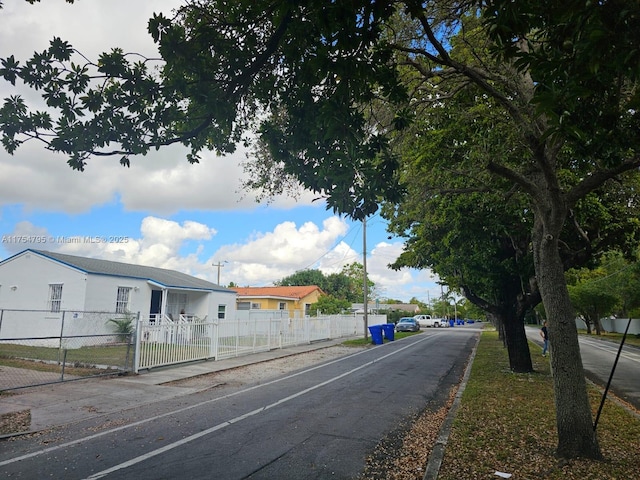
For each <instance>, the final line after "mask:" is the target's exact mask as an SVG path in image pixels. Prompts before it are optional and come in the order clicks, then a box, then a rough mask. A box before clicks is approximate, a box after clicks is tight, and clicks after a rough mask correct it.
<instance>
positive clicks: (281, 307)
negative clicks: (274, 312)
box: [278, 302, 287, 310]
mask: <svg viewBox="0 0 640 480" xmlns="http://www.w3.org/2000/svg"><path fill="white" fill-rule="evenodd" d="M286 309H287V302H280V303H279V304H278V310H286Z"/></svg>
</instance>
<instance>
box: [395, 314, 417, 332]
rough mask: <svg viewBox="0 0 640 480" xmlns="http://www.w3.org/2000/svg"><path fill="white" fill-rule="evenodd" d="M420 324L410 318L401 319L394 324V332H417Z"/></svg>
mask: <svg viewBox="0 0 640 480" xmlns="http://www.w3.org/2000/svg"><path fill="white" fill-rule="evenodd" d="M419 330H420V324H418V322H417V321H416V320H415V319H414V318H412V317H402V318H401V319H400V320H399V321H398V323H396V332H418V331H419Z"/></svg>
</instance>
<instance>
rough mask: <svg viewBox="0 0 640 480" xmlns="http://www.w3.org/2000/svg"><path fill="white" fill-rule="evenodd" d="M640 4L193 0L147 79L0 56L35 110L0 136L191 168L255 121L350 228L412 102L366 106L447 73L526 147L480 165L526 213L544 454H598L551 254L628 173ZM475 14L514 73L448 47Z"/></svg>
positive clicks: (639, 159) (288, 171)
mask: <svg viewBox="0 0 640 480" xmlns="http://www.w3.org/2000/svg"><path fill="white" fill-rule="evenodd" d="M621 6H622V7H624V8H620V7H621ZM639 10H640V6H639V5H638V4H637V2H635V1H634V0H617V1H605V2H586V3H582V2H578V1H577V0H570V1H569V2H564V3H562V4H560V5H556V4H555V3H553V2H551V1H550V0H549V1H544V2H534V1H533V0H531V1H530V2H529V1H526V2H509V1H506V0H498V1H493V2H481V3H480V4H478V3H477V2H450V1H443V2H440V1H434V2H427V3H424V2H414V1H410V0H405V1H397V2H394V1H367V0H355V1H353V0H349V1H342V0H338V1H335V2H331V3H329V4H325V3H324V2H314V1H311V0H307V1H299V2H293V1H291V2H290V1H284V2H273V1H271V0H253V1H248V0H238V1H236V2H227V1H223V0H208V1H207V0H202V1H189V2H187V3H186V4H185V6H184V7H183V8H181V9H179V10H178V12H177V14H176V16H175V17H174V18H172V19H169V18H165V17H163V16H155V17H154V18H153V19H151V21H150V32H151V34H152V35H153V36H154V38H155V39H156V41H157V42H158V44H159V48H160V52H161V55H162V57H163V59H162V60H163V63H162V65H163V66H162V70H161V73H160V75H159V76H156V75H154V72H153V70H151V69H150V68H149V66H148V65H149V60H148V59H141V60H136V61H133V60H129V58H127V57H125V56H124V54H123V52H122V51H120V50H114V51H112V52H109V53H106V54H104V55H102V56H101V58H100V59H99V61H97V62H91V61H88V60H85V59H82V57H80V59H79V60H76V62H75V63H73V62H71V59H72V56H74V55H76V52H74V50H73V49H72V48H71V46H70V45H68V44H66V43H65V42H64V41H62V40H60V39H57V40H54V41H53V42H52V45H51V47H50V48H49V49H48V50H46V51H45V52H40V53H38V54H36V55H35V56H34V58H33V59H31V60H30V61H29V62H27V63H26V64H25V65H24V66H23V65H21V64H19V63H18V62H17V61H16V60H15V59H14V58H13V57H10V58H5V59H2V68H1V69H0V75H1V76H2V77H3V78H4V79H5V80H7V81H9V82H12V83H13V82H16V81H18V80H20V81H23V82H25V83H26V84H27V85H29V86H31V87H32V88H35V89H38V90H41V91H42V92H43V98H44V100H45V101H46V102H47V107H46V108H42V109H40V110H35V111H34V110H32V109H30V108H29V106H28V105H27V104H26V102H25V101H24V100H23V99H22V98H20V97H19V96H13V97H11V98H9V99H7V100H6V101H5V104H4V105H3V106H2V108H0V129H1V130H2V142H3V145H4V146H5V148H6V149H7V150H8V151H10V152H12V151H15V149H16V148H17V147H18V146H19V145H20V143H21V142H24V141H26V140H29V139H37V140H41V141H43V142H45V144H46V145H47V148H49V149H52V150H54V151H59V152H63V153H66V154H67V155H68V156H69V158H70V160H69V161H70V164H71V166H72V167H74V168H77V169H83V168H85V166H86V165H87V161H88V159H89V158H90V157H91V156H92V155H119V156H120V157H121V162H122V163H123V164H125V165H127V164H128V163H129V162H130V157H131V156H132V155H136V154H144V153H147V152H148V151H149V150H150V149H152V148H159V147H161V146H163V145H168V144H171V143H183V144H185V145H187V146H189V147H191V148H192V155H191V156H190V161H198V153H199V152H200V151H202V149H207V148H211V149H214V150H218V151H220V152H226V151H230V150H232V149H233V148H234V145H235V143H236V142H237V141H239V140H241V139H242V137H243V135H244V132H245V130H246V129H247V128H248V129H253V130H255V131H256V132H257V133H258V135H259V136H260V142H261V148H260V153H261V155H263V157H264V158H267V159H270V160H271V161H272V162H273V165H274V166H276V167H279V168H280V171H281V172H283V173H284V174H285V175H293V176H294V177H295V178H297V179H298V180H299V181H300V182H301V183H302V184H303V185H304V186H305V187H307V188H309V189H311V190H313V191H315V192H317V193H318V194H319V195H326V196H327V204H328V206H329V208H333V209H334V210H335V211H338V212H341V213H345V214H348V215H351V216H353V217H354V218H364V217H366V216H367V215H368V214H370V213H372V212H374V211H375V210H376V208H377V202H378V200H379V199H380V198H387V199H388V200H390V201H392V202H394V201H396V200H398V199H399V198H400V197H399V194H400V189H399V188H398V187H397V185H396V180H397V177H396V173H397V167H398V162H397V158H396V157H395V156H394V155H393V153H392V150H391V149H390V141H391V140H392V138H393V133H394V131H395V130H396V129H399V128H401V127H404V126H405V125H406V123H407V120H408V119H409V118H410V115H408V114H407V113H406V112H412V111H414V110H415V107H416V103H415V100H416V99H415V98H409V99H408V100H409V101H408V102H407V103H406V104H404V105H403V106H404V108H397V109H396V110H395V112H394V115H393V116H385V117H380V118H379V119H377V118H376V117H375V115H374V114H373V112H372V111H370V110H369V109H368V106H370V105H371V104H372V103H376V102H379V101H384V102H391V103H398V102H404V101H405V100H406V96H405V92H406V89H405V88H403V86H401V85H400V83H399V80H398V79H399V77H398V75H397V74H398V72H399V71H400V69H410V70H412V71H414V72H415V74H416V75H415V81H416V82H418V83H420V82H431V81H433V80H434V79H444V78H447V77H456V78H457V80H458V84H459V86H460V89H464V88H465V86H467V85H473V86H474V88H477V89H479V90H480V91H481V92H482V95H486V96H487V97H490V98H491V99H492V100H493V101H494V102H496V104H499V105H500V107H501V108H503V109H504V110H505V111H506V112H508V115H509V116H510V117H511V120H512V121H513V123H514V125H515V126H516V127H517V128H518V129H519V131H520V132H521V136H520V139H521V142H522V146H523V148H525V149H526V150H527V152H528V155H527V156H526V157H525V158H523V162H522V163H521V164H519V165H513V164H507V163H503V162H501V161H500V159H499V158H490V159H489V161H488V162H487V163H486V167H487V169H488V171H489V172H491V173H492V174H495V175H497V176H499V177H501V178H503V179H506V180H507V181H509V182H511V183H512V185H513V186H514V188H516V189H517V190H518V191H520V192H521V193H522V194H523V195H526V198H527V199H528V200H529V201H530V208H531V211H532V212H533V215H534V226H533V234H532V238H533V242H532V245H533V249H532V251H533V258H534V265H535V269H536V276H537V279H538V285H539V287H540V291H541V294H542V298H543V302H544V306H545V310H546V311H547V313H548V315H549V317H550V321H551V323H550V329H551V330H552V334H551V351H552V357H551V361H552V363H553V364H554V373H555V375H554V386H555V391H556V410H557V414H556V416H557V426H558V435H559V441H558V453H559V454H560V455H562V456H568V457H573V456H579V455H584V456H589V457H599V456H600V452H599V447H598V445H597V438H596V437H595V434H594V432H593V431H592V428H591V427H592V425H591V423H592V422H591V413H590V409H589V404H588V398H587V396H586V384H585V382H584V376H583V371H582V366H581V360H580V355H579V349H578V346H577V334H576V331H575V322H574V312H573V309H572V308H571V303H570V299H569V295H568V291H567V288H566V283H565V280H564V271H563V267H564V265H563V263H562V260H561V257H560V255H559V253H558V252H559V249H560V248H561V234H562V230H563V229H564V227H565V225H566V222H567V219H568V218H569V216H570V215H571V210H572V209H573V208H574V207H575V205H576V204H577V202H578V201H579V200H580V199H582V198H584V197H585V196H587V195H588V194H589V193H590V192H593V191H595V190H597V189H598V188H600V187H601V186H602V185H604V183H605V182H607V181H608V180H610V179H612V178H616V177H617V176H619V175H621V174H623V173H625V172H628V171H631V170H634V169H637V167H638V166H639V165H640V156H639V154H638V142H640V137H639V136H638V135H637V132H638V130H639V129H638V126H639V123H638V122H639V118H638V113H637V99H638V94H637V85H636V81H637V76H638V65H639V62H638V61H637V57H638V51H637V48H636V45H638V41H636V40H637V36H638V34H639V33H638V32H640V28H638V27H639V26H640V25H639V24H640V15H639ZM396 13H401V14H404V16H405V18H406V19H407V21H408V22H410V24H411V25H412V26H413V29H414V30H413V32H414V34H412V36H411V37H409V38H406V37H398V36H397V35H396V33H398V32H397V31H396V30H394V25H393V23H391V22H390V18H391V16H392V15H394V14H396ZM478 13H480V14H483V15H484V19H485V23H484V24H482V25H480V26H479V27H478V28H483V29H487V30H488V32H489V33H490V34H492V35H493V38H494V47H495V48H494V52H495V54H496V57H495V58H497V59H498V60H500V61H503V62H505V63H506V64H508V65H511V66H512V67H513V75H510V76H509V77H508V78H506V79H503V80H506V81H503V82H499V81H498V80H501V78H499V77H496V76H495V75H496V72H492V71H491V70H490V69H487V68H485V67H486V66H485V65H484V64H483V63H482V62H481V61H479V60H478V59H477V58H472V57H467V56H457V55H455V54H452V53H451V52H450V43H449V39H450V38H451V35H452V34H455V33H457V31H458V29H459V28H460V27H461V21H462V19H463V18H465V17H466V16H473V15H477V14H478ZM522 19H524V20H522ZM574 25H575V26H574ZM404 31H405V30H403V32H404ZM632 40H633V41H632ZM567 42H568V43H567ZM603 45H611V46H615V48H614V54H613V55H611V56H610V57H609V60H610V61H607V62H596V63H593V62H592V60H594V59H593V54H592V52H602V51H603ZM393 52H397V53H398V56H396V57H393V55H392V54H393ZM73 58H78V57H77V56H75V57H73ZM394 59H399V60H400V63H399V64H397V65H394V63H393V61H394ZM565 71H566V72H569V75H563V72H565ZM454 92H455V91H454ZM550 94H552V95H550ZM549 98H551V99H552V101H548V100H547V101H545V99H549ZM442 101H446V98H442ZM377 120H380V121H377ZM564 149H568V151H569V154H568V155H564V153H565V150H564ZM576 392H577V394H576Z"/></svg>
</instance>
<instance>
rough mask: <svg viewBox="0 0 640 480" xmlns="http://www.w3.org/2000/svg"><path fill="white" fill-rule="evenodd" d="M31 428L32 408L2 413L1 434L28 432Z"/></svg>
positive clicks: (0, 417) (0, 418)
mask: <svg viewBox="0 0 640 480" xmlns="http://www.w3.org/2000/svg"><path fill="white" fill-rule="evenodd" d="M30 429H31V410H22V411H20V412H11V413H5V414H3V415H0V435H10V434H12V433H21V432H28V431H29V430H30Z"/></svg>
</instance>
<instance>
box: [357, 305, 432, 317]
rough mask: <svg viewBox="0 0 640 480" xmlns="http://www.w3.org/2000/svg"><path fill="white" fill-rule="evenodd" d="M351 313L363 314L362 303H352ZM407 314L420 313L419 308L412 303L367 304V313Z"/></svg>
mask: <svg viewBox="0 0 640 480" xmlns="http://www.w3.org/2000/svg"><path fill="white" fill-rule="evenodd" d="M351 311H352V312H354V313H364V303H352V304H351ZM374 312H376V313H387V312H408V313H411V314H412V315H416V314H417V313H419V312H420V306H419V305H416V304H414V303H378V304H375V303H369V313H374Z"/></svg>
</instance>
